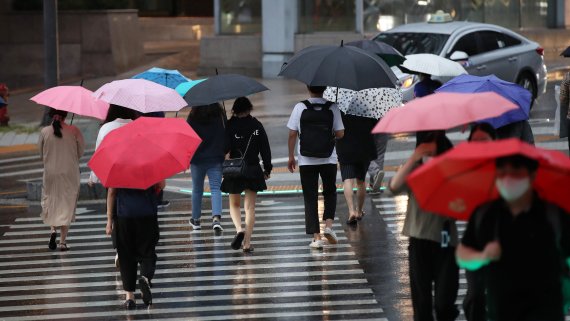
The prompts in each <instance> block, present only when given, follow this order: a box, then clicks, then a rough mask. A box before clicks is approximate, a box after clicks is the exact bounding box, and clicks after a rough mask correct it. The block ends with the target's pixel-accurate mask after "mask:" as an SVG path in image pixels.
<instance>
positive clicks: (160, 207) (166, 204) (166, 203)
mask: <svg viewBox="0 0 570 321" xmlns="http://www.w3.org/2000/svg"><path fill="white" fill-rule="evenodd" d="M168 206H170V202H169V201H162V203H160V204H158V205H157V206H156V207H157V209H159V210H163V209H165V208H167V207H168Z"/></svg>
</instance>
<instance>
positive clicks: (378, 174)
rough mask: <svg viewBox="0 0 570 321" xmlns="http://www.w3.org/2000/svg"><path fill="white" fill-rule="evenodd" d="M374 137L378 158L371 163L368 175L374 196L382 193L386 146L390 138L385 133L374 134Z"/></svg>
mask: <svg viewBox="0 0 570 321" xmlns="http://www.w3.org/2000/svg"><path fill="white" fill-rule="evenodd" d="M372 137H374V147H375V148H376V156H375V157H374V159H373V160H372V161H371V162H370V166H369V167H368V175H369V176H370V184H369V185H370V189H371V192H372V193H374V194H377V193H380V192H381V190H380V187H381V186H382V180H383V179H384V174H385V172H384V156H385V155H386V146H388V139H389V137H390V136H388V134H385V133H380V134H372Z"/></svg>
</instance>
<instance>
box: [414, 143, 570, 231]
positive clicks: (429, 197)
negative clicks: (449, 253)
mask: <svg viewBox="0 0 570 321" xmlns="http://www.w3.org/2000/svg"><path fill="white" fill-rule="evenodd" d="M511 155H523V156H526V157H528V158H531V159H534V160H537V161H538V163H539V168H538V171H537V173H536V179H535V181H534V185H533V187H534V189H535V190H536V191H537V192H538V194H539V195H540V196H541V197H542V198H544V199H546V200H549V201H551V202H553V203H555V204H557V205H558V206H560V207H562V208H564V209H565V210H566V211H570V202H568V195H570V184H568V182H570V158H568V156H566V155H564V154H562V153H561V152H558V151H552V150H546V149H542V148H537V147H534V146H532V145H529V144H527V143H524V142H521V141H520V140H518V139H508V140H499V141H494V142H472V143H463V144H460V145H458V146H457V147H455V148H454V149H452V150H450V151H449V152H447V153H445V154H443V155H441V156H439V157H436V158H434V159H433V160H432V161H430V162H428V163H427V164H425V165H423V166H421V167H420V168H418V169H417V170H415V171H414V172H413V173H412V174H411V175H410V176H409V177H408V179H407V182H408V184H409V186H410V188H411V189H412V191H413V192H414V196H415V197H416V199H417V201H418V203H419V205H420V207H421V208H422V209H424V210H426V211H430V212H433V213H437V214H440V215H444V216H449V217H453V218H456V219H459V220H468V219H469V216H470V215H471V213H472V212H473V210H474V209H475V208H476V207H477V206H479V205H481V204H482V203H484V202H486V201H490V200H493V199H496V198H497V197H498V192H497V189H496V187H495V170H496V168H495V159H496V158H498V157H503V156H511Z"/></svg>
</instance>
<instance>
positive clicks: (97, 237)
mask: <svg viewBox="0 0 570 321" xmlns="http://www.w3.org/2000/svg"><path fill="white" fill-rule="evenodd" d="M333 226H334V227H336V228H337V231H338V232H339V233H341V231H342V225H340V223H335V224H333ZM187 228H188V230H183V231H162V230H161V231H160V237H161V239H162V240H168V238H163V236H170V235H174V236H181V235H189V234H194V233H191V232H192V231H191V228H190V227H189V226H187ZM263 230H264V232H265V230H272V231H280V230H302V231H299V232H297V233H295V234H293V235H299V234H304V232H303V231H304V230H305V225H289V226H273V227H271V228H263ZM104 232H105V231H103V230H101V235H73V229H71V232H70V233H69V236H68V237H67V240H68V241H69V242H68V243H72V242H73V241H75V240H100V239H109V240H110V236H108V235H105V234H104ZM198 233H201V232H198ZM41 234H44V235H46V237H45V238H33V239H3V240H0V244H12V243H20V244H21V243H24V244H25V243H32V242H45V241H46V240H49V238H48V236H49V233H46V232H44V233H41ZM275 234H278V236H280V235H282V234H283V233H276V232H273V233H256V232H255V231H254V235H253V237H255V236H257V237H261V236H275ZM19 235H22V234H21V233H20V234H19ZM288 235H289V234H288ZM231 238H233V235H225V236H223V237H221V238H220V239H231ZM2 250H3V248H0V252H1V251H2Z"/></svg>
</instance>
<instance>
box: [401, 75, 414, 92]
mask: <svg viewBox="0 0 570 321" xmlns="http://www.w3.org/2000/svg"><path fill="white" fill-rule="evenodd" d="M414 80H415V77H414V75H410V76H407V77H406V78H404V79H403V80H402V89H407V88H410V87H411V86H412V85H413V84H414Z"/></svg>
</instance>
